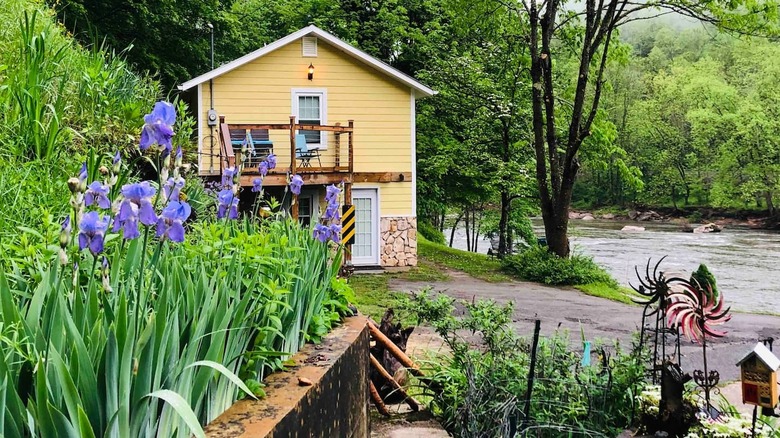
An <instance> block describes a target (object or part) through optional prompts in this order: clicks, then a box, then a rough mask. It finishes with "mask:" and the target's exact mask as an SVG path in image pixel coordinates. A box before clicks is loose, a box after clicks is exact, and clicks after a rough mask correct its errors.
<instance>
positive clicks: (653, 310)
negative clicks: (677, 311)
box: [631, 256, 681, 383]
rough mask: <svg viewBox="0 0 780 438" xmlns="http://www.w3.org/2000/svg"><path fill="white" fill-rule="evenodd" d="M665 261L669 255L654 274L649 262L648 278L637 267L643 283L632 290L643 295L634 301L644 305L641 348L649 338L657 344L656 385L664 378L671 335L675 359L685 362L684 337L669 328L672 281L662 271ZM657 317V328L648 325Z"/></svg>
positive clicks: (647, 268) (654, 354)
mask: <svg viewBox="0 0 780 438" xmlns="http://www.w3.org/2000/svg"><path fill="white" fill-rule="evenodd" d="M664 259H666V256H664V257H662V258H661V259H660V260H658V262H657V263H656V264H655V266H653V268H652V272H651V269H650V263H651V260H650V259H648V260H647V265H645V272H644V276H643V275H642V274H640V273H639V268H638V267H635V268H634V271H635V272H636V276H637V279H638V280H639V287H636V286H634V285H631V287H632V288H633V289H634V290H635V291H636V292H637V293H638V294H639V295H641V297H638V298H634V299H633V301H634V302H636V303H637V304H641V305H642V306H644V309H643V311H642V325H641V331H640V336H639V349H640V350H641V349H642V347H643V346H644V343H645V340H646V339H649V340H650V341H651V342H652V344H653V345H652V360H653V362H652V367H651V373H652V379H653V383H656V382H657V381H658V380H659V379H660V373H661V372H662V368H663V362H664V361H665V360H667V357H666V355H667V350H666V347H667V345H666V344H667V335H671V336H672V340H673V346H674V347H673V352H672V357H674V356H677V363H678V364H679V363H680V360H681V354H680V334H679V332H678V331H677V328H670V327H667V325H666V321H667V318H666V311H667V304H668V295H669V290H670V287H669V283H670V280H668V279H667V278H666V276H665V275H664V273H663V272H661V271H659V270H658V267H659V266H660V265H661V262H663V261H664ZM643 277H644V278H643ZM653 316H655V327H653V324H652V322H649V324H648V319H649V318H650V317H653Z"/></svg>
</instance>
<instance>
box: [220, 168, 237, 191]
mask: <svg viewBox="0 0 780 438" xmlns="http://www.w3.org/2000/svg"><path fill="white" fill-rule="evenodd" d="M237 173H238V169H236V168H235V167H228V168H227V169H225V170H224V172H223V173H222V185H223V186H225V187H227V186H232V185H233V179H234V178H235V177H236V174H237Z"/></svg>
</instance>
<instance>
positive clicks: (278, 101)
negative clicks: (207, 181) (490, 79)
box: [200, 40, 414, 215]
mask: <svg viewBox="0 0 780 438" xmlns="http://www.w3.org/2000/svg"><path fill="white" fill-rule="evenodd" d="M318 45H319V47H318V56H317V57H303V56H302V55H301V42H300V40H298V41H295V42H293V43H290V44H288V45H287V46H285V47H282V48H280V49H278V50H276V51H274V52H271V53H269V54H267V55H265V56H263V57H261V58H259V59H257V60H255V61H253V62H250V63H248V64H245V65H243V66H241V67H238V68H236V69H235V70H232V71H230V72H228V73H225V74H223V75H221V76H219V77H217V78H215V79H214V108H215V109H216V111H217V114H219V115H224V116H225V117H226V121H227V123H229V124H230V123H289V117H290V115H291V113H292V94H291V90H292V89H293V88H306V89H326V90H327V91H326V92H327V124H329V125H333V124H335V123H336V122H340V123H342V124H344V125H346V124H347V121H348V120H350V119H352V120H354V123H355V124H354V127H355V128H354V129H355V131H354V155H355V157H354V170H355V172H411V171H412V151H411V138H412V132H411V130H412V129H413V126H412V121H411V117H412V115H411V90H410V89H409V88H408V87H407V86H404V85H401V84H399V83H397V82H396V81H395V80H393V79H390V78H388V77H386V76H385V75H383V74H382V73H380V72H378V71H376V70H374V69H372V68H370V67H368V66H366V65H365V64H363V63H362V62H360V61H357V60H355V59H353V58H351V57H349V56H348V55H344V54H343V53H342V52H340V51H339V50H337V49H335V48H333V47H331V46H330V45H328V44H327V43H326V42H324V41H322V40H319V42H318ZM309 63H312V64H314V67H315V73H314V80H312V81H309V80H308V79H307V77H306V72H307V67H308V65H309ZM209 99H210V96H209V83H208V82H206V83H204V84H202V85H201V115H200V117H201V124H202V125H201V126H202V132H201V138H202V144H203V152H204V155H203V156H202V159H201V173H202V174H209V173H216V172H219V163H218V158H217V157H218V154H219V150H218V148H219V142H218V140H217V139H215V141H214V144H215V149H214V150H211V148H210V144H211V142H210V136H209V134H210V131H209V127H208V125H207V123H206V114H207V111H208V109H209V105H210V100H209ZM214 135H217V129H216V128H215V129H214ZM323 135H325V133H323ZM271 140H272V141H273V142H274V151H275V153H276V154H277V156H278V158H279V159H278V163H279V167H281V168H284V167H288V166H289V165H290V158H289V157H290V152H289V148H290V141H289V131H272V132H271ZM334 151H335V142H334V137H333V135H332V134H330V133H328V134H327V149H326V150H324V151H322V165H323V166H332V165H334V163H335V152H334ZM208 154H212V155H213V157H210V156H209V155H208ZM341 156H342V158H341V162H342V165H346V164H347V158H346V157H347V136H346V135H344V136H342V146H341ZM314 165H315V166H316V165H317V164H316V162H315V164H314ZM357 186H358V185H356V187H357ZM367 186H368V185H367ZM373 187H379V188H380V190H379V196H380V204H381V207H380V210H381V211H380V214H381V215H410V214H414V212H413V211H412V197H413V194H412V189H413V187H412V184H411V182H402V183H385V184H374V185H373Z"/></svg>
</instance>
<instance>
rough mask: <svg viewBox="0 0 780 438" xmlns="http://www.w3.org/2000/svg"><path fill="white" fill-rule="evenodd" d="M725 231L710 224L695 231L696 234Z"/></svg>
mask: <svg viewBox="0 0 780 438" xmlns="http://www.w3.org/2000/svg"><path fill="white" fill-rule="evenodd" d="M722 230H723V228H721V227H720V226H719V225H717V224H713V223H709V224H706V225H702V226H700V227H696V228H694V229H693V232H694V233H697V234H699V233H719V232H721V231H722Z"/></svg>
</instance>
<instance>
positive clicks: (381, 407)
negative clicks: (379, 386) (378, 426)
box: [368, 381, 390, 417]
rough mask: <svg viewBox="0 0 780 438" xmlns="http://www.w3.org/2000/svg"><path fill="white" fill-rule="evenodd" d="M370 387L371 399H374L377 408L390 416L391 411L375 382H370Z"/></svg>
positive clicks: (381, 412) (386, 415)
mask: <svg viewBox="0 0 780 438" xmlns="http://www.w3.org/2000/svg"><path fill="white" fill-rule="evenodd" d="M368 389H369V391H371V400H373V402H374V405H375V406H376V410H377V411H379V413H380V414H382V415H384V416H385V417H389V416H390V412H388V411H387V406H385V402H383V401H382V397H380V396H379V392H377V390H376V387H375V386H374V382H371V381H369V382H368Z"/></svg>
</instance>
